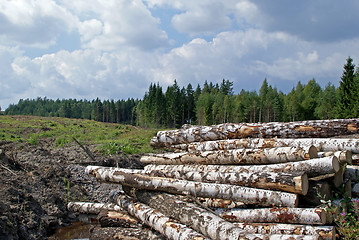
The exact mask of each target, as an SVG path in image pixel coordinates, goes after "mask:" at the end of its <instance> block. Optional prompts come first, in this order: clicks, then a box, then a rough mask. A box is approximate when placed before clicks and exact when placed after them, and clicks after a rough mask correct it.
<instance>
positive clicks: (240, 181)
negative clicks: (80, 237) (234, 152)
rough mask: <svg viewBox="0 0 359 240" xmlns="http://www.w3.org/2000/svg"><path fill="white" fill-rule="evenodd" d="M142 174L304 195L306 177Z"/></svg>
mask: <svg viewBox="0 0 359 240" xmlns="http://www.w3.org/2000/svg"><path fill="white" fill-rule="evenodd" d="M141 173H142V174H147V175H150V176H160V177H167V178H176V179H182V180H189V181H196V182H207V183H221V184H233V185H238V186H246V187H253V188H261V189H269V190H279V191H285V192H291V193H298V194H301V195H306V194H307V192H308V186H309V183H308V176H307V174H305V173H296V174H292V173H283V172H244V171H243V172H229V173H226V172H214V171H213V172H184V171H156V170H154V171H142V172H141Z"/></svg>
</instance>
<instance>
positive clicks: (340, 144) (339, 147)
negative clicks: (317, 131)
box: [171, 138, 359, 153]
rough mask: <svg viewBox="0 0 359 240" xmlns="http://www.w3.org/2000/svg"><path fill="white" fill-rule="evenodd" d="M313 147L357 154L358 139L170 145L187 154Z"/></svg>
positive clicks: (291, 139)
mask: <svg viewBox="0 0 359 240" xmlns="http://www.w3.org/2000/svg"><path fill="white" fill-rule="evenodd" d="M309 146H314V147H316V148H317V149H318V151H320V152H331V151H334V152H335V151H344V150H348V151H351V152H353V153H359V139H345V138H244V139H225V140H215V141H205V142H192V143H188V144H179V145H172V146H171V148H173V149H180V150H183V151H188V152H203V151H216V150H229V149H243V148H275V147H302V148H305V147H309Z"/></svg>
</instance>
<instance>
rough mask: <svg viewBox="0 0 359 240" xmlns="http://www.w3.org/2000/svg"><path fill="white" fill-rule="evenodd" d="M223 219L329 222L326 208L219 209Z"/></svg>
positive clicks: (299, 222)
mask: <svg viewBox="0 0 359 240" xmlns="http://www.w3.org/2000/svg"><path fill="white" fill-rule="evenodd" d="M216 213H217V214H218V215H219V216H221V217H222V218H223V219H225V220H227V221H231V222H242V223H247V222H251V223H264V222H265V223H295V224H308V225H324V224H326V223H327V214H326V212H325V209H321V208H255V209H236V208H235V209H217V210H216Z"/></svg>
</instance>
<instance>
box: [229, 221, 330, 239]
mask: <svg viewBox="0 0 359 240" xmlns="http://www.w3.org/2000/svg"><path fill="white" fill-rule="evenodd" d="M233 224H234V225H235V226H236V227H238V228H240V229H242V230H243V231H246V232H247V233H249V234H287V235H319V236H320V237H321V238H322V239H326V240H332V239H336V237H335V234H336V230H335V227H334V226H310V225H299V224H284V223H237V222H234V223H233Z"/></svg>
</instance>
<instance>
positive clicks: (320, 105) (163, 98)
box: [4, 57, 359, 128]
mask: <svg viewBox="0 0 359 240" xmlns="http://www.w3.org/2000/svg"><path fill="white" fill-rule="evenodd" d="M4 114H8V115H36V116H53V117H67V118H82V119H91V120H95V121H101V122H111V123H126V124H131V125H138V126H141V127H173V128H175V127H179V126H181V125H183V124H186V123H188V124H199V125H211V124H218V123H224V122H271V121H300V120H315V119H333V118H352V117H359V68H356V69H355V65H354V64H353V59H352V58H350V57H348V58H347V61H346V64H345V65H344V70H343V73H342V76H341V79H340V85H339V87H337V88H336V87H335V86H334V85H333V84H331V83H329V84H328V85H326V86H325V87H324V88H322V87H321V86H320V85H319V84H318V83H317V82H316V81H315V79H314V78H313V79H312V80H310V81H308V83H307V84H302V83H301V82H298V83H297V85H296V87H294V88H293V89H292V90H291V91H290V92H289V93H287V94H285V93H283V92H282V91H280V90H278V89H277V88H276V87H272V86H271V85H270V84H268V81H267V79H264V81H263V83H262V86H261V88H260V89H259V90H258V91H246V90H243V89H242V90H241V91H240V92H239V93H235V92H234V89H233V82H231V81H230V80H225V79H223V80H222V82H221V83H220V84H218V83H216V84H214V83H212V82H209V83H208V82H207V81H205V82H204V84H203V86H202V87H201V86H200V85H197V86H196V87H195V88H194V86H192V85H191V84H188V85H187V86H186V87H180V86H179V85H178V84H177V81H176V80H175V81H174V83H173V84H172V85H171V86H168V87H167V89H166V91H164V90H163V89H162V87H161V86H160V85H159V84H158V83H157V84H151V85H150V86H149V89H148V91H147V92H146V93H145V95H144V97H143V98H142V99H133V98H129V99H127V100H117V101H115V100H100V99H98V98H97V99H95V100H92V101H89V100H76V99H62V100H60V99H57V100H51V99H47V98H46V97H45V98H40V97H39V98H37V99H20V100H19V102H18V103H17V104H12V105H10V106H9V107H8V108H7V109H6V110H5V112H4Z"/></svg>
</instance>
